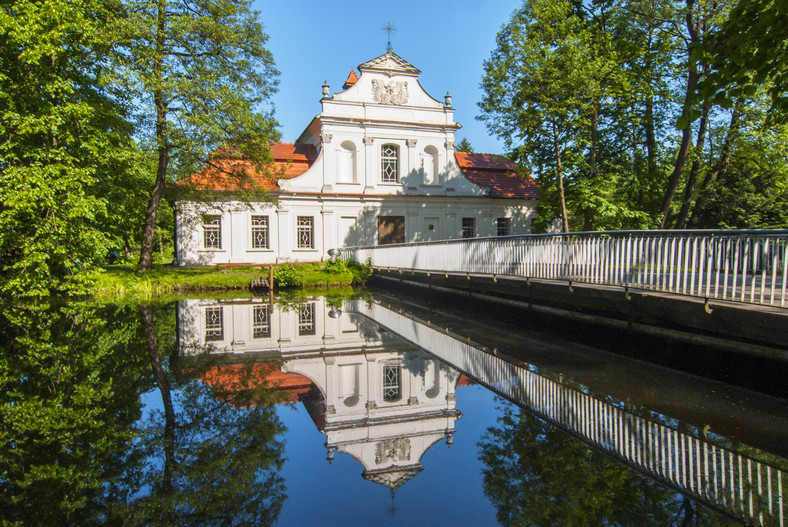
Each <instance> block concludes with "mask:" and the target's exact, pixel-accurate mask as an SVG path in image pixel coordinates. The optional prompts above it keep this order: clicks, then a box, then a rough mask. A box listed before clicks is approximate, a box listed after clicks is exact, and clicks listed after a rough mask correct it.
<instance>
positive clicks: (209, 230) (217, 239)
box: [202, 214, 222, 251]
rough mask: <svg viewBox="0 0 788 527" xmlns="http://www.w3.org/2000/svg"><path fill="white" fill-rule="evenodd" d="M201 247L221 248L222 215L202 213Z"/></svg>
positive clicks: (205, 248) (218, 249) (209, 248)
mask: <svg viewBox="0 0 788 527" xmlns="http://www.w3.org/2000/svg"><path fill="white" fill-rule="evenodd" d="M202 248H203V250H206V251H221V250H222V215H221V214H203V216H202Z"/></svg>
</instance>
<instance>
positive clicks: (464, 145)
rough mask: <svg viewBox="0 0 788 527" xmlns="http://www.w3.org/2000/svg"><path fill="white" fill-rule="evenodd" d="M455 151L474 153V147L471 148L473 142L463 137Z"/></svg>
mask: <svg viewBox="0 0 788 527" xmlns="http://www.w3.org/2000/svg"><path fill="white" fill-rule="evenodd" d="M454 150H456V151H457V152H473V146H471V142H470V141H468V138H467V137H463V138H462V139H461V140H460V142H459V143H457V146H455V147H454Z"/></svg>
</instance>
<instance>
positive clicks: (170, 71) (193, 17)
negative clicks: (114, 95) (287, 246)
mask: <svg viewBox="0 0 788 527" xmlns="http://www.w3.org/2000/svg"><path fill="white" fill-rule="evenodd" d="M122 7H123V10H122V13H120V16H118V17H117V18H116V19H114V20H115V22H114V24H113V26H112V27H111V28H110V31H111V33H112V34H113V36H114V37H115V41H116V44H117V45H116V47H115V54H114V55H113V60H114V62H115V65H116V72H117V76H116V79H115V81H116V82H117V83H118V84H119V85H121V86H123V87H124V88H125V89H126V90H127V91H128V93H129V94H131V95H132V96H134V97H135V99H136V101H138V104H137V106H136V110H137V111H136V113H137V114H138V116H139V122H140V123H142V125H143V128H142V129H140V130H138V133H139V134H140V136H143V137H149V138H151V139H150V141H151V150H152V151H154V152H155V157H156V163H155V164H153V165H152V167H151V168H152V169H153V173H154V174H155V177H151V178H150V179H151V181H152V182H153V185H152V186H149V187H148V189H149V196H150V199H149V201H148V203H149V205H148V207H147V212H146V217H145V225H144V231H143V235H142V248H141V254H140V267H141V268H142V269H143V270H145V269H147V268H149V267H150V265H151V264H152V251H153V231H154V229H155V225H156V217H157V213H158V208H159V203H160V200H161V198H162V196H163V193H164V187H165V183H166V182H167V181H174V180H179V179H181V180H182V179H184V178H187V177H188V176H190V175H192V174H194V173H196V172H197V171H198V170H199V169H202V168H204V167H205V166H206V165H209V166H211V167H213V168H214V169H216V170H217V172H219V173H220V174H221V175H222V177H223V178H225V177H226V178H229V179H230V180H231V181H232V182H233V185H234V186H235V187H238V188H241V189H246V190H256V189H257V190H259V186H258V185H256V184H255V182H254V180H253V178H251V177H250V176H251V174H249V173H247V172H246V171H244V170H234V169H233V168H231V167H233V166H235V165H234V164H231V163H224V162H223V160H225V159H227V158H234V157H239V156H243V157H244V158H246V159H248V160H250V161H251V162H252V163H253V164H254V165H255V166H256V167H257V168H258V169H260V170H261V171H262V170H265V169H266V167H265V165H266V164H268V163H270V162H271V156H270V152H269V151H268V143H269V141H271V140H274V139H276V138H278V133H277V132H276V130H275V126H276V121H275V120H274V118H273V109H272V108H270V107H266V104H267V103H268V99H269V98H270V97H271V95H272V94H273V93H274V92H275V90H276V86H277V79H276V77H277V75H278V72H277V71H276V68H275V67H274V61H273V57H272V56H271V53H270V52H269V51H268V50H267V49H266V48H265V44H266V41H267V39H268V37H267V35H266V34H265V32H264V31H263V26H262V24H261V23H260V21H259V18H258V13H257V12H256V11H253V10H252V8H251V1H249V0H213V1H211V2H200V1H192V0H190V1H186V2H174V1H170V0H160V1H158V2H149V1H147V0H124V1H123V2H122ZM152 176H153V174H152Z"/></svg>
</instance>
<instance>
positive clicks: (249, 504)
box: [109, 305, 285, 525]
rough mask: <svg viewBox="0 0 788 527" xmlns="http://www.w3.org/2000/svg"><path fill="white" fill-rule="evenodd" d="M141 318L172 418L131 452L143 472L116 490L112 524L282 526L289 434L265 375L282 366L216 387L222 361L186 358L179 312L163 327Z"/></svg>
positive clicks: (251, 370)
mask: <svg viewBox="0 0 788 527" xmlns="http://www.w3.org/2000/svg"><path fill="white" fill-rule="evenodd" d="M139 311H140V319H141V321H142V328H143V330H144V331H143V332H144V341H145V343H146V346H147V357H148V359H149V368H150V371H151V372H152V377H153V379H154V380H155V384H156V386H157V387H158V390H159V392H160V394H161V398H162V403H163V412H162V411H154V412H152V414H151V415H150V416H149V419H147V420H146V421H144V422H143V423H142V426H141V428H142V430H141V440H140V441H139V442H137V443H136V444H135V445H134V446H133V448H132V449H131V452H130V453H129V457H130V458H131V459H134V460H136V465H134V466H131V467H130V470H128V471H127V473H126V474H125V475H124V476H125V477H124V478H123V480H122V481H120V480H119V481H117V484H116V485H115V486H114V488H113V489H112V494H113V495H115V496H116V497H117V498H118V499H116V500H115V502H114V503H113V504H112V505H111V506H110V507H109V511H110V513H109V518H110V520H111V521H110V523H120V522H121V521H122V523H124V524H125V525H151V524H153V525H184V524H187V525H216V524H217V523H221V524H222V525H273V524H275V523H276V518H277V516H278V514H279V511H280V510H281V508H282V505H283V503H284V500H285V494H284V490H285V487H284V480H283V479H282V477H281V475H280V474H279V469H281V467H282V464H283V462H284V456H283V454H284V442H283V441H281V439H280V437H281V435H282V434H283V433H284V432H285V428H284V426H283V425H282V423H281V421H280V420H279V418H278V417H277V415H276V411H275V410H274V406H273V403H274V402H275V401H277V396H276V394H275V392H274V391H273V390H272V389H271V386H270V385H269V384H268V383H267V382H266V381H265V377H266V375H267V374H269V373H270V372H271V371H272V370H274V369H275V368H276V366H275V365H273V364H271V365H267V368H255V366H256V365H255V364H253V363H250V364H245V365H240V366H241V367H240V368H235V369H234V370H233V371H234V372H235V377H234V378H233V382H226V383H225V384H221V385H220V386H209V385H208V383H206V382H204V381H203V379H202V377H204V376H205V375H206V373H207V372H208V371H211V370H214V371H215V369H216V368H217V366H218V365H219V364H220V362H219V361H220V360H221V359H218V358H217V356H216V355H212V354H211V353H210V351H211V347H210V346H209V347H206V348H205V349H202V350H193V351H194V352H195V355H193V356H189V357H179V356H178V353H177V349H176V348H175V346H174V345H175V341H174V340H173V339H172V338H171V337H172V336H173V333H174V331H175V328H174V324H173V322H174V318H175V316H174V312H173V311H172V310H170V311H169V312H165V315H166V317H165V318H166V320H164V321H161V320H159V321H158V322H160V323H162V324H161V326H157V320H156V316H155V315H156V313H155V310H154V308H153V307H152V306H149V305H141V306H140V307H139ZM162 342H163V343H164V344H162ZM235 366H236V367H237V366H239V365H238V364H236V365H235ZM227 377H232V376H230V375H228V376H227ZM223 380H225V381H226V380H227V379H223ZM251 401H253V402H254V404H250V402H251Z"/></svg>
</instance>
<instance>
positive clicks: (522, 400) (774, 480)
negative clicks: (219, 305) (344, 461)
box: [345, 301, 788, 526]
mask: <svg viewBox="0 0 788 527" xmlns="http://www.w3.org/2000/svg"><path fill="white" fill-rule="evenodd" d="M345 309H346V310H348V311H350V312H355V313H358V314H361V315H364V316H366V317H368V318H370V319H372V320H374V321H375V323H377V324H379V325H381V326H383V327H385V328H387V329H388V330H389V331H391V332H392V333H395V334H397V335H398V336H400V337H401V338H403V339H405V340H407V341H408V342H410V343H411V344H413V345H415V346H416V347H418V348H420V349H422V350H424V351H426V352H428V353H431V354H432V355H434V356H436V357H437V358H439V359H440V360H442V361H444V362H445V363H446V364H448V365H450V366H451V367H453V368H455V369H457V370H458V371H460V372H462V373H464V374H466V375H468V376H469V377H471V378H472V379H474V380H475V381H477V382H478V383H480V384H482V385H484V386H485V387H487V388H489V389H491V390H493V391H494V392H496V393H497V394H498V395H500V396H502V397H504V398H505V399H507V400H509V401H511V402H513V403H514V404H516V405H518V406H520V407H521V408H523V409H525V410H526V411H528V412H530V413H531V414H533V415H536V416H537V417H539V418H541V419H544V420H547V421H548V422H550V423H552V424H553V425H555V426H558V427H560V428H561V429H563V430H564V431H566V432H568V433H569V434H571V435H573V436H575V437H576V438H578V439H579V440H581V441H583V442H584V443H586V444H587V445H588V446H589V447H592V448H594V449H596V450H599V451H602V452H604V453H606V454H607V455H609V456H611V457H613V458H615V459H616V460H618V461H619V462H621V463H624V464H626V465H627V466H629V467H631V468H634V469H635V470H638V471H640V472H642V473H644V474H646V475H648V476H649V477H651V478H653V479H655V480H657V481H659V482H661V483H663V484H665V485H667V486H669V487H671V488H673V489H675V490H677V491H679V492H681V493H682V494H684V495H686V496H689V497H691V498H693V499H695V500H697V501H700V502H702V503H704V504H706V505H707V506H709V507H712V508H714V509H716V510H719V511H721V512H723V513H725V514H727V515H729V516H731V517H733V518H736V519H737V520H739V521H742V522H744V523H746V524H749V525H763V526H772V525H775V526H782V525H785V498H786V491H788V489H786V485H788V481H786V473H785V471H784V469H783V468H782V467H781V466H779V465H777V464H774V463H772V462H769V461H766V460H764V459H756V458H755V457H753V456H751V455H747V454H744V453H742V452H737V451H735V450H733V449H731V448H729V447H728V446H727V445H725V444H724V441H721V440H716V441H715V440H714V438H707V437H706V435H705V434H704V433H703V431H701V430H691V431H687V430H680V429H679V428H678V427H677V426H675V423H671V422H669V421H668V422H665V420H664V419H659V417H658V416H654V415H651V416H649V415H638V414H636V413H633V412H632V411H629V410H628V409H627V408H625V405H623V404H620V403H617V402H615V401H611V400H609V399H607V398H606V399H605V400H602V399H599V398H596V397H594V396H593V395H591V394H590V393H588V392H587V391H586V390H584V389H583V388H582V387H574V386H569V385H567V384H565V383H564V382H562V381H561V380H554V379H550V378H548V377H546V376H543V375H541V374H539V373H538V372H535V371H532V370H531V369H530V368H529V366H528V365H527V364H524V363H520V362H518V361H516V360H513V359H510V358H507V357H504V356H500V355H497V354H496V353H494V352H490V350H488V349H487V348H484V347H483V346H478V345H476V344H474V343H471V342H469V341H468V340H466V339H464V338H463V337H461V336H458V335H454V334H452V333H450V332H449V331H448V330H445V329H443V328H439V327H436V326H434V325H432V324H431V323H430V322H428V321H424V320H420V319H418V318H416V317H413V316H412V315H409V314H404V313H402V312H397V311H394V310H391V309H388V308H387V307H385V306H383V305H381V304H377V303H368V302H362V301H352V302H349V303H348V304H346V306H345Z"/></svg>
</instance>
